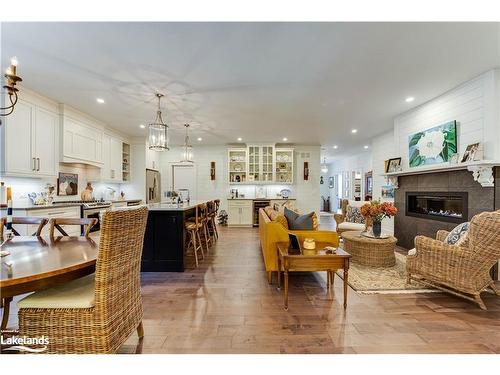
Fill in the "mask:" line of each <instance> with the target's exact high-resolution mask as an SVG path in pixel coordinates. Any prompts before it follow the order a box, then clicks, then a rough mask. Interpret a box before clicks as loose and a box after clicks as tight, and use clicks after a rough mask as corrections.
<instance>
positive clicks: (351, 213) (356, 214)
mask: <svg viewBox="0 0 500 375" xmlns="http://www.w3.org/2000/svg"><path fill="white" fill-rule="evenodd" d="M345 221H347V222H349V223H358V224H364V223H365V218H364V216H363V215H361V208H360V207H352V206H347V213H346V215H345Z"/></svg>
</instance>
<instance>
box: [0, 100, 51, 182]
mask: <svg viewBox="0 0 500 375" xmlns="http://www.w3.org/2000/svg"><path fill="white" fill-rule="evenodd" d="M58 129H59V128H58V116H57V114H56V113H53V112H50V111H48V110H45V109H43V108H40V107H37V106H36V105H34V104H31V103H29V102H26V101H22V100H19V102H18V104H17V105H16V108H15V110H14V112H13V113H12V114H11V115H10V116H9V117H7V118H6V119H5V124H4V125H2V126H1V131H2V146H3V147H2V152H3V157H2V172H3V174H5V175H9V176H20V177H56V176H57V172H58V170H59V168H58V167H59V154H58V147H57V142H58V139H59V138H58V133H59V131H58Z"/></svg>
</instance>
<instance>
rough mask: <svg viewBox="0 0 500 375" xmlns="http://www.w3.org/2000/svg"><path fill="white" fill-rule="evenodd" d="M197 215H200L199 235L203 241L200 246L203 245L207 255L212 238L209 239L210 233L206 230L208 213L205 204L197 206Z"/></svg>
mask: <svg viewBox="0 0 500 375" xmlns="http://www.w3.org/2000/svg"><path fill="white" fill-rule="evenodd" d="M198 210H199V214H200V216H199V217H200V222H201V224H202V228H201V234H202V235H203V241H202V244H204V245H205V250H206V252H207V255H208V253H209V249H210V246H212V237H210V232H209V229H208V222H209V220H210V219H209V216H208V214H209V212H208V205H207V204H206V203H202V204H200V205H199V206H198Z"/></svg>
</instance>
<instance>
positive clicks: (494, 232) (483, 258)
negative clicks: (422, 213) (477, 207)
mask: <svg viewBox="0 0 500 375" xmlns="http://www.w3.org/2000/svg"><path fill="white" fill-rule="evenodd" d="M447 234H448V232H446V231H442V230H440V231H438V233H437V236H436V239H435V240H434V239H432V238H428V237H424V236H417V237H416V238H415V249H416V252H415V253H414V254H413V255H408V257H407V258H406V259H407V260H406V271H407V274H408V276H407V277H408V282H409V283H410V282H411V280H418V281H420V282H423V283H424V284H430V285H432V286H434V287H436V288H438V289H441V290H444V291H446V292H449V293H452V294H455V295H457V296H459V297H462V298H466V299H468V300H471V301H474V302H476V303H477V304H478V305H479V306H480V307H481V308H482V309H483V310H486V306H485V304H484V302H483V301H482V299H481V296H480V294H481V292H482V291H484V290H485V289H486V288H488V287H490V288H491V289H492V290H493V292H495V294H496V295H500V292H499V291H498V290H497V289H496V287H495V283H494V282H493V280H492V279H491V276H490V269H491V267H493V266H494V265H495V264H496V263H497V262H498V260H499V259H500V211H496V212H483V213H481V214H479V215H476V216H474V217H473V218H472V220H471V222H470V226H469V230H468V234H467V239H466V241H465V243H464V244H463V245H462V246H456V245H448V244H446V243H444V242H443V240H444V239H445V238H446V236H447Z"/></svg>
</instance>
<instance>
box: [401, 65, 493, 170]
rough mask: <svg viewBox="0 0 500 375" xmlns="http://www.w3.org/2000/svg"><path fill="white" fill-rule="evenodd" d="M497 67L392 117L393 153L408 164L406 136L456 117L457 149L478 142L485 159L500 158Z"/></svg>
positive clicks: (404, 163) (405, 164)
mask: <svg viewBox="0 0 500 375" xmlns="http://www.w3.org/2000/svg"><path fill="white" fill-rule="evenodd" d="M497 95H498V71H497V70H491V71H488V72H486V73H484V74H482V75H481V76H479V77H477V78H475V79H472V80H470V81H468V82H466V83H464V84H462V85H460V86H458V87H456V88H454V89H452V90H450V91H448V92H446V93H444V94H443V95H441V96H439V97H437V98H435V99H433V100H431V101H429V102H427V103H425V104H423V105H421V106H419V107H417V108H415V109H413V110H410V111H408V112H405V113H403V114H402V115H400V116H398V117H396V118H395V119H394V140H395V145H396V150H395V151H396V155H397V156H401V157H402V166H403V169H407V168H408V137H409V136H410V135H412V134H414V133H417V132H419V131H422V130H426V129H429V128H432V127H434V126H437V125H440V124H443V123H445V122H447V121H451V120H456V121H457V127H458V153H459V155H462V154H463V152H464V151H465V149H466V147H467V145H469V144H471V143H476V142H481V144H482V148H483V151H484V158H485V159H500V149H499V142H500V131H499V124H498V101H497V98H498V96H497Z"/></svg>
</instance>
